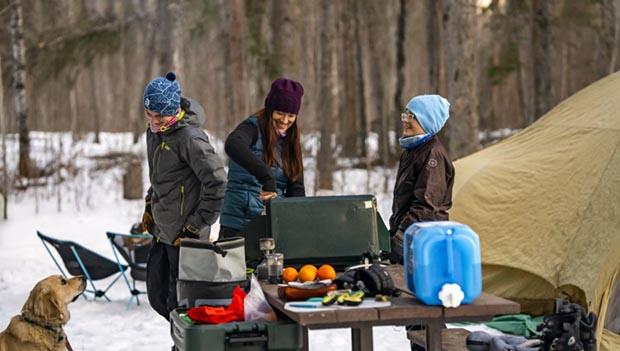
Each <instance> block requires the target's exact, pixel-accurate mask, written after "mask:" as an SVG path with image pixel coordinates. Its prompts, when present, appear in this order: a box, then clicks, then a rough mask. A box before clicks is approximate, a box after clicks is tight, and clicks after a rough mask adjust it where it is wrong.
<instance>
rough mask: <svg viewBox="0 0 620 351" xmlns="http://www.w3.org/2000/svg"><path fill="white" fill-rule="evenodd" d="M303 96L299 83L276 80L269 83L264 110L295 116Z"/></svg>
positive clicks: (283, 79) (284, 79)
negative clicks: (269, 87)
mask: <svg viewBox="0 0 620 351" xmlns="http://www.w3.org/2000/svg"><path fill="white" fill-rule="evenodd" d="M303 95H304V87H303V86H302V85H301V83H299V82H297V81H294V80H291V79H286V78H278V79H276V80H274V81H273V82H272V83H271V89H270V90H269V94H267V98H265V108H266V109H268V110H271V111H281V112H285V113H291V114H294V115H297V114H299V108H300V107H301V97H302V96H303Z"/></svg>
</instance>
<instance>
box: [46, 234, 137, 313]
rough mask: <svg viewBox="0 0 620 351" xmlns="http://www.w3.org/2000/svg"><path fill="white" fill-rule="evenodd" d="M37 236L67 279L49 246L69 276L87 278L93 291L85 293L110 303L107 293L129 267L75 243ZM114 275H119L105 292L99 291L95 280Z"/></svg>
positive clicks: (89, 290)
mask: <svg viewBox="0 0 620 351" xmlns="http://www.w3.org/2000/svg"><path fill="white" fill-rule="evenodd" d="M37 235H38V236H39V238H40V239H41V242H43V246H45V249H46V250H47V253H49V254H50V256H51V257H52V260H54V263H55V264H56V267H58V269H59V270H60V272H61V273H62V275H63V276H65V278H66V277H67V274H65V272H64V270H63V269H62V267H61V266H60V264H59V263H58V260H56V258H55V257H54V255H53V254H52V251H51V250H50V249H49V247H48V244H49V245H52V246H53V247H54V248H55V249H56V251H57V252H58V254H59V255H60V258H62V261H63V262H64V264H65V268H66V269H67V272H68V274H70V275H72V276H76V275H83V276H85V277H86V280H88V283H89V284H90V286H91V288H92V289H86V290H84V291H85V292H86V293H91V294H93V300H95V299H97V298H98V297H104V298H105V299H106V300H108V301H110V299H109V298H108V297H107V296H106V292H108V290H109V289H110V287H112V285H114V283H116V281H117V280H118V279H119V278H120V277H121V276H123V272H124V271H125V270H127V268H128V266H126V265H119V264H117V263H116V262H114V261H112V260H110V259H109V258H107V257H104V256H101V255H99V254H98V253H96V252H94V251H91V250H89V249H87V248H85V247H84V246H82V245H80V244H78V243H75V242H73V241H64V240H58V239H54V238H51V237H49V236H46V235H43V234H42V233H41V232H40V231H38V230H37ZM114 274H118V275H117V276H116V278H114V280H113V281H112V282H111V283H110V284H109V285H108V286H107V287H106V288H105V289H104V290H100V289H97V287H96V286H95V280H100V279H104V278H107V277H109V276H111V275H114Z"/></svg>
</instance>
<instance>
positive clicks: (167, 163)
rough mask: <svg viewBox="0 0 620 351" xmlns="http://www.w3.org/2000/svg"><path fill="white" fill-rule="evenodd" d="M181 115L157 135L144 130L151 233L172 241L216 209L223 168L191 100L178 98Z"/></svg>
mask: <svg viewBox="0 0 620 351" xmlns="http://www.w3.org/2000/svg"><path fill="white" fill-rule="evenodd" d="M181 108H183V110H185V111H186V113H185V116H184V117H183V118H182V119H181V120H180V121H178V122H177V123H176V124H175V125H173V126H172V127H171V128H170V129H169V130H167V131H165V132H162V133H153V132H151V130H150V129H149V130H147V133H146V144H147V156H148V163H149V177H150V180H151V187H150V188H149V190H148V193H147V197H146V200H147V203H149V201H150V204H151V211H152V213H153V220H154V221H155V228H154V229H153V234H154V235H155V236H156V237H157V238H158V239H159V240H161V241H163V242H164V243H166V244H171V243H173V242H174V240H175V239H176V238H177V237H178V236H179V234H180V233H181V232H182V231H183V230H189V231H190V232H192V233H194V234H198V233H199V232H200V231H201V230H202V229H204V228H206V227H207V226H210V225H211V224H213V223H214V222H215V221H216V220H217V217H218V216H219V213H220V207H221V206H222V201H223V199H224V190H225V189H226V171H225V170H224V166H223V163H222V161H221V160H220V158H219V157H218V156H217V155H216V154H215V151H214V149H213V147H212V146H211V144H210V143H209V139H208V137H207V135H206V134H205V133H204V131H203V130H202V129H201V127H200V125H201V122H202V121H203V120H204V118H205V117H204V110H203V108H202V106H200V104H198V103H197V102H196V101H194V100H190V99H182V101H181Z"/></svg>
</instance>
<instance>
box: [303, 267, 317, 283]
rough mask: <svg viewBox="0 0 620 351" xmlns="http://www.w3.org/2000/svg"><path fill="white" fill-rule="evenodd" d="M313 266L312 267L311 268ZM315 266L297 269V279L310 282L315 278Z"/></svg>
mask: <svg viewBox="0 0 620 351" xmlns="http://www.w3.org/2000/svg"><path fill="white" fill-rule="evenodd" d="M313 268H314V269H313ZM316 271H317V269H316V267H314V266H311V267H308V266H303V267H301V269H300V270H299V280H300V281H301V282H310V281H313V280H315V279H316Z"/></svg>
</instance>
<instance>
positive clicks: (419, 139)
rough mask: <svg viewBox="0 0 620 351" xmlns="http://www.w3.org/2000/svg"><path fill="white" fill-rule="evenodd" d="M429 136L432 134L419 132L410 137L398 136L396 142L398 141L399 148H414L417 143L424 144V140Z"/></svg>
mask: <svg viewBox="0 0 620 351" xmlns="http://www.w3.org/2000/svg"><path fill="white" fill-rule="evenodd" d="M430 137H432V135H428V134H420V135H414V136H410V137H404V138H399V139H398V142H399V143H400V147H401V148H403V149H407V150H411V149H415V148H416V147H418V146H419V145H422V144H424V142H425V141H427V140H428V139H430Z"/></svg>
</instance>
